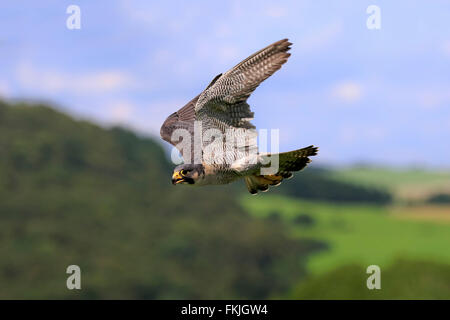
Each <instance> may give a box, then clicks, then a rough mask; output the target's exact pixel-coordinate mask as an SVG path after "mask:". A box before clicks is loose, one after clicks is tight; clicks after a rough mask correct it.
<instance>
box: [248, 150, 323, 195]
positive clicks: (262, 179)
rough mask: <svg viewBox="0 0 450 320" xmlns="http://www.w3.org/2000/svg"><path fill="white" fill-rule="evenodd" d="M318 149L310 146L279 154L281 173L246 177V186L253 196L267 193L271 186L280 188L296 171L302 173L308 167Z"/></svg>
mask: <svg viewBox="0 0 450 320" xmlns="http://www.w3.org/2000/svg"><path fill="white" fill-rule="evenodd" d="M317 151H318V148H317V147H314V146H309V147H306V148H303V149H298V150H294V151H289V152H283V153H280V154H279V166H280V167H279V171H278V172H277V173H276V174H272V175H257V174H255V175H251V176H247V177H245V184H246V185H247V189H248V191H249V192H250V193H251V194H257V193H258V191H262V192H266V191H268V190H269V186H278V185H280V184H281V182H282V181H283V180H284V179H289V178H292V176H293V173H292V172H295V171H300V170H302V169H303V168H305V167H306V166H307V164H308V163H310V162H311V160H310V159H309V158H308V157H310V156H315V155H317Z"/></svg>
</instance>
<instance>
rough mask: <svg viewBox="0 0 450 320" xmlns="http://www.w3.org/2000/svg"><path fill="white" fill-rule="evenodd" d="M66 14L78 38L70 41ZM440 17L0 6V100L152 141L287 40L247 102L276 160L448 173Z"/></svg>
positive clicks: (439, 12)
mask: <svg viewBox="0 0 450 320" xmlns="http://www.w3.org/2000/svg"><path fill="white" fill-rule="evenodd" d="M71 4H76V5H79V6H80V8H81V29H80V30H69V29H67V28H66V19H67V18H68V16H69V15H68V14H67V13H66V9H67V7H68V6H69V5H71ZM369 5H377V6H379V8H380V9H381V29H380V30H369V29H368V28H367V27H366V20H367V18H368V17H369V14H367V13H366V9H367V7H368V6H369ZM449 14H450V2H448V1H444V0H441V1H439V0H435V1H413V0H410V1H406V0H405V1H381V0H372V1H346V0H340V1H333V2H331V1H320V0H312V1H301V0H297V1H222V2H213V1H164V2H163V1H161V2H159V3H158V2H151V1H129V0H128V1H125V0H123V1H92V0H82V1H75V0H73V1H61V0H58V1H56V0H55V1H47V0H41V1H35V2H32V1H17V0H16V1H8V2H6V1H2V3H1V4H0V97H3V98H7V99H18V98H20V99H23V98H26V99H32V100H44V101H50V102H52V103H54V104H55V105H57V106H58V108H60V109H62V110H64V111H66V112H69V113H71V114H73V115H75V116H77V117H80V118H89V119H93V120H95V121H96V122H98V123H102V124H106V125H109V124H122V125H125V126H128V127H131V128H134V129H135V130H138V131H140V132H142V133H145V134H150V135H157V134H158V132H159V127H160V125H161V123H162V122H163V120H164V119H165V117H166V116H167V115H169V114H170V113H172V112H174V111H176V110H177V109H178V108H179V107H181V106H183V105H184V104H185V103H186V102H188V101H189V100H190V99H191V98H193V97H194V96H195V95H197V94H198V93H199V92H200V91H202V90H203V89H204V87H205V86H206V85H207V84H208V83H209V82H210V81H211V80H212V78H213V77H214V76H215V75H217V74H218V73H221V72H224V71H226V70H227V69H229V68H230V67H232V66H233V65H235V64H236V63H238V62H239V61H240V60H242V59H244V58H245V57H247V56H248V55H250V54H252V53H253V52H254V51H257V50H259V49H261V48H262V47H264V46H266V45H268V44H270V43H272V42H274V41H277V40H279V39H282V38H289V39H290V40H291V42H293V43H294V44H293V46H292V50H291V53H292V56H291V57H290V59H289V61H288V62H287V63H286V65H284V66H283V68H282V69H281V71H279V72H277V73H276V74H275V75H274V76H272V77H271V78H269V79H268V80H266V81H265V82H264V83H263V84H262V85H261V86H260V87H259V88H258V89H257V90H256V91H255V92H254V94H253V95H252V96H251V97H250V99H249V103H250V105H251V106H252V109H253V111H255V120H254V123H255V125H256V126H257V127H259V128H267V129H270V128H279V129H280V150H281V151H287V150H290V149H294V148H299V147H303V146H306V145H309V144H315V145H318V146H319V147H320V150H321V151H320V157H319V160H320V161H321V162H323V163H332V164H342V165H346V164H353V163H361V162H364V163H373V164H382V165H395V166H397V165H401V166H405V165H407V166H411V165H414V166H418V165H419V166H427V167H445V168H449V167H450V143H449V141H450V19H449Z"/></svg>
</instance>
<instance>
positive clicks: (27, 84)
mask: <svg viewBox="0 0 450 320" xmlns="http://www.w3.org/2000/svg"><path fill="white" fill-rule="evenodd" d="M16 76H17V80H18V81H19V83H20V84H21V85H22V86H23V87H24V88H26V89H29V90H37V91H42V92H45V93H57V92H61V91H71V92H76V93H92V92H96V93H99V92H100V93H104V92H109V91H115V90H118V89H122V88H127V87H130V86H131V85H132V84H133V83H134V81H132V79H131V77H130V76H129V75H127V74H126V73H124V72H121V71H118V70H102V71H97V72H89V73H84V74H69V73H64V72H59V71H55V70H40V69H38V68H36V67H34V66H33V65H32V64H31V63H29V62H22V63H19V65H18V68H17V72H16Z"/></svg>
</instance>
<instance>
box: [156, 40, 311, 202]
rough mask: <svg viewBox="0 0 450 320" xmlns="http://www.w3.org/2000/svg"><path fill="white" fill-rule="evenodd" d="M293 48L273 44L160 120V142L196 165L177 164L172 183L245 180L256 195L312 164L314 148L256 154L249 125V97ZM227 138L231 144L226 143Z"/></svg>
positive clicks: (209, 183) (223, 182) (254, 140)
mask: <svg viewBox="0 0 450 320" xmlns="http://www.w3.org/2000/svg"><path fill="white" fill-rule="evenodd" d="M291 44H292V43H290V42H289V41H288V40H287V39H283V40H280V41H277V42H275V43H273V44H271V45H269V46H268V47H266V48H264V49H262V50H260V51H258V52H256V53H254V54H253V55H251V56H249V57H248V58H247V59H245V60H243V61H242V62H240V63H239V64H237V65H236V66H235V67H233V68H231V69H230V70H229V71H227V72H225V73H223V74H219V75H217V76H216V77H215V78H214V79H213V80H212V81H211V83H210V84H209V85H208V86H207V87H206V89H205V90H204V91H203V92H202V93H200V94H199V95H198V96H197V97H195V98H194V99H192V100H191V101H190V102H189V103H188V104H186V105H185V106H184V107H183V108H181V109H180V110H178V111H177V112H174V113H172V114H171V115H170V116H169V117H168V118H167V119H166V121H164V123H163V125H162V127H161V137H162V139H163V140H165V141H167V142H169V143H170V144H172V145H173V146H174V147H175V148H177V149H178V150H179V152H180V153H181V155H182V157H183V159H184V160H185V161H187V160H189V161H190V162H194V163H193V164H191V163H185V164H182V165H179V166H177V167H176V168H175V169H174V172H173V175H172V184H174V185H177V184H189V185H195V186H204V185H217V184H227V183H231V182H233V181H236V180H240V179H244V181H245V183H246V185H247V189H248V191H249V192H250V193H251V194H257V193H258V191H262V192H266V191H268V190H269V186H278V185H279V184H281V182H282V181H283V180H284V179H289V178H291V177H292V176H293V172H296V171H300V170H302V169H303V168H305V167H306V166H307V164H308V163H310V162H311V160H310V159H309V157H311V156H315V155H317V151H318V148H317V147H314V146H313V145H311V146H309V147H306V148H303V149H298V150H294V151H290V152H283V153H274V154H270V153H259V152H258V146H257V139H256V138H257V134H256V131H255V126H254V125H253V124H251V122H250V121H251V120H252V119H253V112H252V111H251V110H250V106H249V105H248V103H247V99H248V97H249V96H250V95H251V94H252V92H253V91H254V90H255V89H256V87H258V86H259V84H261V82H263V81H264V80H266V79H267V78H268V77H270V76H271V75H272V74H274V73H275V72H276V71H277V70H279V69H280V68H281V66H282V65H283V64H284V63H285V62H286V61H287V59H288V58H289V56H290V53H288V51H289V49H290V46H291ZM199 128H200V129H199ZM199 131H200V132H199ZM184 133H187V135H184ZM217 133H219V134H218V135H217ZM230 136H231V139H232V141H233V142H234V143H232V144H230V143H228V142H229V141H228V138H230ZM198 137H199V138H200V140H198ZM212 137H214V141H213V142H210V140H212ZM224 137H226V139H224ZM180 138H182V141H181V143H180V141H179V140H180ZM216 140H217V141H216ZM205 141H206V142H210V143H209V144H204V142H205ZM192 146H193V148H192ZM242 150H245V151H246V152H247V153H245V152H244V153H243V152H242ZM198 151H200V152H198ZM217 155H219V157H218V156H217ZM193 159H195V161H193ZM274 159H276V160H277V161H276V162H275V164H276V167H275V171H274V172H268V171H270V170H268V169H274V168H273V166H271V167H267V164H268V163H270V164H271V165H272V164H273V162H272V160H274Z"/></svg>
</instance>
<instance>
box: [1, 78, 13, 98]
mask: <svg viewBox="0 0 450 320" xmlns="http://www.w3.org/2000/svg"><path fill="white" fill-rule="evenodd" d="M10 94H11V90H10V88H9V85H8V84H7V83H6V82H5V81H2V80H0V98H7V97H9V95H10Z"/></svg>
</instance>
